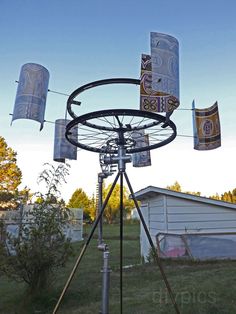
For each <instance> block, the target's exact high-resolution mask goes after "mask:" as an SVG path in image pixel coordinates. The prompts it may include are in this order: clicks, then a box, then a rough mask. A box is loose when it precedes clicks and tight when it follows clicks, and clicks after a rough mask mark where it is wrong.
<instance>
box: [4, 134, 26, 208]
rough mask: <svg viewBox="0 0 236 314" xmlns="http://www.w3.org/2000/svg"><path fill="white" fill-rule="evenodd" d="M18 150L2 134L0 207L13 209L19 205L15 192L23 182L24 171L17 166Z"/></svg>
mask: <svg viewBox="0 0 236 314" xmlns="http://www.w3.org/2000/svg"><path fill="white" fill-rule="evenodd" d="M16 155H17V154H16V152H15V151H14V150H13V149H12V148H10V147H8V145H7V143H6V141H5V139H4V138H3V137H2V136H0V209H11V208H15V207H16V206H17V204H16V202H15V201H14V194H15V193H16V192H17V187H18V185H19V184H20V183H21V178H22V173H21V171H20V169H19V167H18V166H17V164H16V162H17V160H16Z"/></svg>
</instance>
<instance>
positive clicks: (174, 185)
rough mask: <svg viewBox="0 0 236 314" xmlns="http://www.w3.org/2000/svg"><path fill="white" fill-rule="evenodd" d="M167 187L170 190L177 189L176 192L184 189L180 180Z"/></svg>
mask: <svg viewBox="0 0 236 314" xmlns="http://www.w3.org/2000/svg"><path fill="white" fill-rule="evenodd" d="M166 188H167V189H168V190H172V191H176V192H181V191H182V189H181V186H180V184H179V182H178V181H175V182H174V184H172V185H169V186H167V187H166Z"/></svg>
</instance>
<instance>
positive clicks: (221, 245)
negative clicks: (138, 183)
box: [135, 186, 236, 259]
mask: <svg viewBox="0 0 236 314" xmlns="http://www.w3.org/2000/svg"><path fill="white" fill-rule="evenodd" d="M135 197H136V198H137V200H139V201H140V202H141V206H140V208H141V211H142V214H143V216H144V219H145V222H146V224H147V227H148V229H149V231H150V235H151V236H152V239H153V241H154V243H155V244H156V245H157V248H158V249H159V250H160V253H162V256H168V257H171V256H174V257H176V256H185V255H188V256H191V257H195V258H203V259H205V258H217V257H219V258H236V204H232V203H228V202H223V201H218V200H213V199H209V198H206V197H201V196H196V195H192V194H187V193H182V192H176V191H172V190H168V189H163V188H159V187H155V186H148V187H146V188H144V189H142V190H139V191H138V192H136V193H135ZM140 242H141V255H142V256H143V257H144V258H145V259H147V256H148V255H149V253H150V245H149V243H148V240H147V237H146V235H145V232H144V229H143V227H142V226H141V230H140ZM186 252H187V253H188V254H186Z"/></svg>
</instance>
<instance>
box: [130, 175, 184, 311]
mask: <svg viewBox="0 0 236 314" xmlns="http://www.w3.org/2000/svg"><path fill="white" fill-rule="evenodd" d="M124 176H125V179H126V182H127V184H128V187H129V190H130V194H131V196H132V199H133V201H134V204H135V207H136V209H137V211H138V214H139V217H140V221H141V223H142V225H143V228H144V230H145V233H146V236H147V238H148V241H149V244H150V246H151V248H152V252H153V255H154V257H155V261H156V263H157V265H158V267H159V269H160V272H161V275H162V278H163V280H164V282H165V285H166V288H167V290H168V293H169V296H170V298H171V301H172V304H173V305H174V308H175V311H176V313H177V314H180V311H179V308H178V306H177V303H176V301H175V296H174V293H173V291H172V289H171V286H170V284H169V281H168V280H167V277H166V274H165V271H164V268H163V266H162V263H161V260H160V258H159V256H158V254H157V250H156V247H155V245H154V243H153V241H152V238H151V235H150V232H149V230H148V227H147V225H146V222H145V220H144V218H143V215H142V212H141V210H140V208H139V205H138V202H137V200H136V198H135V195H134V191H133V188H132V186H131V184H130V181H129V178H128V176H127V174H126V172H124Z"/></svg>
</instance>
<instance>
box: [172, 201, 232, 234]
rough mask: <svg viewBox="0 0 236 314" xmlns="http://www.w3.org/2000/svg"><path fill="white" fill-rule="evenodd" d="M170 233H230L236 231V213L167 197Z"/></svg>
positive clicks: (224, 208)
mask: <svg viewBox="0 0 236 314" xmlns="http://www.w3.org/2000/svg"><path fill="white" fill-rule="evenodd" d="M167 210H168V231H169V232H173V233H184V232H201V233H204V232H229V231H232V229H233V230H234V231H235V230H236V211H235V210H230V209H228V208H226V207H223V206H216V205H211V204H206V203H202V202H194V201H190V200H183V199H179V198H177V197H173V196H167Z"/></svg>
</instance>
